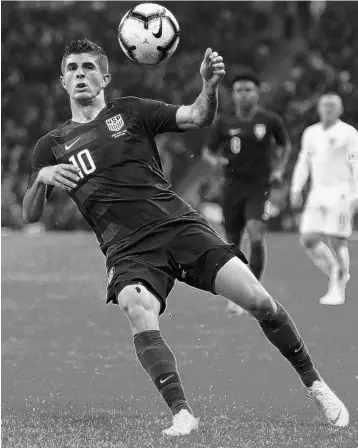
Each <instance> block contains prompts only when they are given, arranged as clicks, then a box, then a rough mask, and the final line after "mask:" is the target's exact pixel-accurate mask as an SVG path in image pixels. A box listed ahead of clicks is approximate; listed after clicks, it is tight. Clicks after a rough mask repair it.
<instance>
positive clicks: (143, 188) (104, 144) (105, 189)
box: [28, 97, 193, 252]
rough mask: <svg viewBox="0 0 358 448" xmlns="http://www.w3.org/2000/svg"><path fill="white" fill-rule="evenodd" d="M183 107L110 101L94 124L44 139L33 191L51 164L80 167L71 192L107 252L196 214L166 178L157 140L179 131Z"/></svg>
mask: <svg viewBox="0 0 358 448" xmlns="http://www.w3.org/2000/svg"><path fill="white" fill-rule="evenodd" d="M178 108H179V106H173V105H168V104H165V103H162V102H158V101H152V100H144V99H140V98H135V97H125V98H120V99H117V100H115V101H114V102H110V103H108V104H107V106H106V107H105V108H104V109H103V110H102V111H101V112H100V113H99V115H98V116H97V117H96V118H95V119H94V120H93V121H91V122H89V123H85V124H80V123H75V122H73V121H72V120H69V121H67V122H66V123H64V124H62V125H61V126H59V127H58V128H56V129H55V130H53V131H51V132H50V133H48V134H47V135H45V136H44V137H42V138H41V139H40V140H39V141H38V143H37V145H36V147H35V149H34V153H33V157H32V166H31V174H30V180H29V186H28V188H29V187H31V185H32V184H33V183H34V181H35V179H36V177H37V175H38V172H39V171H40V169H41V168H43V167H45V166H49V165H55V164H58V163H72V164H74V165H77V166H78V167H79V168H80V170H81V171H80V174H79V176H80V177H81V180H80V182H79V183H78V186H77V188H75V189H73V190H72V191H71V192H70V193H69V194H70V196H71V197H72V199H73V200H74V201H75V202H76V204H77V206H78V208H79V210H80V212H81V213H82V215H83V217H84V218H85V219H86V221H87V222H88V223H89V225H90V226H91V227H92V229H93V230H94V231H95V233H96V235H97V238H98V241H99V243H100V245H101V248H102V250H103V251H104V252H106V249H107V248H108V246H109V245H111V244H113V243H114V242H119V241H123V243H125V242H126V241H129V239H131V240H132V238H135V237H139V236H140V235H141V234H144V233H146V232H147V231H148V229H150V227H151V226H153V225H155V224H160V223H161V222H164V221H168V220H173V219H175V218H176V217H179V216H182V215H185V214H187V213H192V212H193V209H192V208H191V207H190V206H189V205H188V204H187V203H186V202H184V201H183V200H181V199H180V198H179V197H178V196H177V195H176V194H175V193H174V192H173V191H172V188H171V185H170V184H169V183H168V182H167V180H166V179H165V178H164V176H163V172H162V167H161V162H160V158H159V154H158V151H157V147H156V143H155V140H154V137H155V135H156V134H160V133H164V132H175V131H179V129H178V127H177V124H176V112H177V110H178Z"/></svg>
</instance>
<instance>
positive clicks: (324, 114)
mask: <svg viewBox="0 0 358 448" xmlns="http://www.w3.org/2000/svg"><path fill="white" fill-rule="evenodd" d="M341 113H342V106H341V103H340V101H339V99H338V98H336V97H332V98H329V97H327V98H321V100H320V102H319V104H318V114H319V116H320V119H321V121H322V122H324V123H325V122H334V121H336V120H338V118H339V117H340V115H341Z"/></svg>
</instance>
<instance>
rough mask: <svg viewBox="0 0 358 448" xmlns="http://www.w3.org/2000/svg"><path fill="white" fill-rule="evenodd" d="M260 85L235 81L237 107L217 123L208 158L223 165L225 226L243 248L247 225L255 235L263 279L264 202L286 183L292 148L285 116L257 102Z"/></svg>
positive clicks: (254, 258) (253, 261) (254, 263)
mask: <svg viewBox="0 0 358 448" xmlns="http://www.w3.org/2000/svg"><path fill="white" fill-rule="evenodd" d="M259 87H260V83H259V80H258V79H257V77H256V76H255V75H254V74H247V73H245V74H241V75H238V76H236V77H235V78H234V80H233V83H232V99H233V103H234V107H233V108H232V109H231V110H229V111H227V112H226V113H223V114H222V115H220V116H219V117H218V119H217V120H216V122H215V123H214V125H213V126H212V128H211V130H210V133H209V138H208V143H207V147H206V148H204V151H203V157H204V158H205V159H206V160H208V161H209V162H210V163H211V164H213V165H217V164H218V163H219V164H223V165H224V173H225V183H224V189H223V203H222V206H223V214H224V227H225V231H226V235H227V238H228V239H229V240H230V241H231V242H232V243H234V244H236V245H237V246H238V247H240V244H241V240H242V235H243V232H244V229H245V227H246V230H247V233H248V235H249V238H250V243H251V250H250V268H251V270H252V272H253V273H254V274H255V276H256V277H257V278H258V279H259V280H261V278H262V275H263V271H264V268H265V260H266V253H265V252H266V249H265V248H266V244H265V241H264V235H265V230H266V229H265V228H266V226H265V223H264V211H265V203H266V200H267V199H268V198H269V194H270V188H271V186H272V184H273V183H276V184H277V183H279V182H281V181H282V177H283V174H284V169H285V165H286V163H287V161H288V157H289V153H290V150H291V143H290V139H289V136H288V132H287V130H286V128H285V125H284V123H283V120H282V118H281V117H280V116H279V115H277V114H276V113H274V112H271V111H269V110H265V109H263V108H261V107H259V105H258V101H259Z"/></svg>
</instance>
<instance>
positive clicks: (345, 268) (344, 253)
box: [336, 246, 350, 276]
mask: <svg viewBox="0 0 358 448" xmlns="http://www.w3.org/2000/svg"><path fill="white" fill-rule="evenodd" d="M336 253H337V261H338V266H339V274H340V275H341V276H343V275H347V274H349V264H350V263H349V262H350V260H349V250H348V247H347V246H341V247H340V248H339V249H338V250H337V252H336Z"/></svg>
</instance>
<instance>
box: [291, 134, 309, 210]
mask: <svg viewBox="0 0 358 448" xmlns="http://www.w3.org/2000/svg"><path fill="white" fill-rule="evenodd" d="M309 174H310V164H309V150H308V143H307V132H306V131H305V132H304V133H303V137H302V149H301V152H300V154H299V156H298V160H297V163H296V166H295V168H294V170H293V176H292V184H291V191H290V201H291V206H292V207H293V208H300V207H301V206H302V202H303V201H302V190H303V187H304V186H305V184H306V182H307V180H308V177H309Z"/></svg>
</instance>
